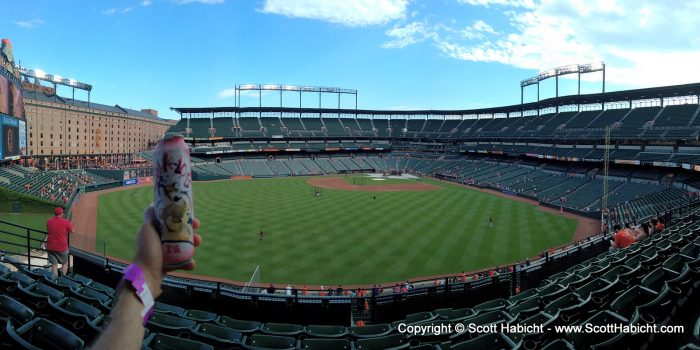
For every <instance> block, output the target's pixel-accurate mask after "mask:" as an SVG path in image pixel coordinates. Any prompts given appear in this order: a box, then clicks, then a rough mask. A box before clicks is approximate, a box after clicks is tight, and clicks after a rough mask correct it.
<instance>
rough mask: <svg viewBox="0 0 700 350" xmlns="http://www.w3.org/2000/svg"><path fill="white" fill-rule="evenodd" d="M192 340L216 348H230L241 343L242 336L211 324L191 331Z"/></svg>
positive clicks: (201, 325) (198, 326)
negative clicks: (194, 339)
mask: <svg viewBox="0 0 700 350" xmlns="http://www.w3.org/2000/svg"><path fill="white" fill-rule="evenodd" d="M192 335H193V336H194V338H196V339H198V340H200V341H202V342H204V343H208V344H213V345H215V346H216V348H231V347H234V346H238V345H240V344H241V343H242V340H243V335H242V334H241V333H238V332H236V331H234V330H232V329H230V328H226V327H222V326H219V325H215V324H211V323H203V324H200V325H197V327H196V328H195V329H194V330H193V331H192Z"/></svg>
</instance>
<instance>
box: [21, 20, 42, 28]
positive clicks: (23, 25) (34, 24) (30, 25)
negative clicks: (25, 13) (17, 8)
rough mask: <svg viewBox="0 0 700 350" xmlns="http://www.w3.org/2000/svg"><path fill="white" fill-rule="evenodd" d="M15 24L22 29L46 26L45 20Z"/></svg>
mask: <svg viewBox="0 0 700 350" xmlns="http://www.w3.org/2000/svg"><path fill="white" fill-rule="evenodd" d="M15 24H16V25H18V26H19V27H20V28H24V29H33V28H36V27H38V26H40V25H42V24H44V20H42V19H40V18H35V19H30V20H28V21H15Z"/></svg>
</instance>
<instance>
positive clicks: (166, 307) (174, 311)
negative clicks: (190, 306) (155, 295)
mask: <svg viewBox="0 0 700 350" xmlns="http://www.w3.org/2000/svg"><path fill="white" fill-rule="evenodd" d="M153 311H154V312H159V313H161V314H170V315H176V316H179V315H182V314H183V313H184V312H185V309H183V308H181V307H179V306H175V305H170V304H165V303H161V302H159V301H156V303H155V305H153Z"/></svg>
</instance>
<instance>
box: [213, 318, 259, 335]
mask: <svg viewBox="0 0 700 350" xmlns="http://www.w3.org/2000/svg"><path fill="white" fill-rule="evenodd" d="M216 323H217V324H218V325H220V326H224V327H228V328H231V329H232V330H234V331H236V332H239V333H243V334H250V333H253V332H257V331H258V330H260V322H255V321H242V320H236V319H233V318H230V317H228V316H219V318H218V319H217V320H216Z"/></svg>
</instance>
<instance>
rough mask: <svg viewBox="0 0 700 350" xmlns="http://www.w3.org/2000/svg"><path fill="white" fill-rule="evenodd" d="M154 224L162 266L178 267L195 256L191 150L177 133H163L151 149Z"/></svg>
mask: <svg viewBox="0 0 700 350" xmlns="http://www.w3.org/2000/svg"><path fill="white" fill-rule="evenodd" d="M153 179H154V189H153V191H154V193H153V203H154V207H155V214H156V219H155V226H156V229H157V230H158V233H159V234H160V240H161V242H162V244H163V267H164V268H179V267H183V266H185V265H187V264H188V263H189V262H190V261H191V260H192V258H193V257H194V230H193V228H192V222H193V220H194V201H193V197H192V166H191V163H190V150H189V148H188V147H187V145H186V144H185V141H184V139H183V137H182V136H180V135H166V137H165V138H164V139H163V140H161V141H160V142H158V145H157V146H156V149H155V151H154V152H153Z"/></svg>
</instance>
